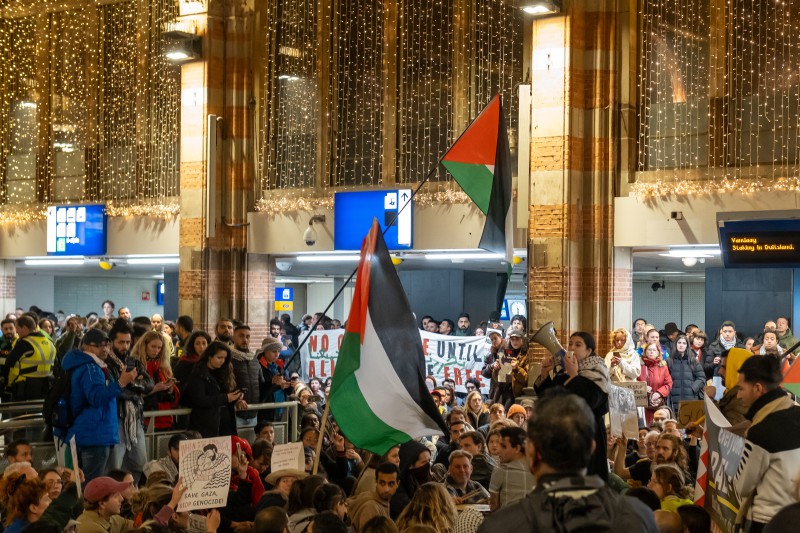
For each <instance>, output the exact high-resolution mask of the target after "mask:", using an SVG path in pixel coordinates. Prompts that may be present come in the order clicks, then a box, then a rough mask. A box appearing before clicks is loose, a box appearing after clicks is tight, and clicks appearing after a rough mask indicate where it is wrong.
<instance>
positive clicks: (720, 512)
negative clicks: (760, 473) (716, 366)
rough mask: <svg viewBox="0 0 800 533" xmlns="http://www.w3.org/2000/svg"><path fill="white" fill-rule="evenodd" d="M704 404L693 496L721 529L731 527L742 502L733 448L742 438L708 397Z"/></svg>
mask: <svg viewBox="0 0 800 533" xmlns="http://www.w3.org/2000/svg"><path fill="white" fill-rule="evenodd" d="M704 405H705V416H706V420H705V423H706V426H705V428H706V429H705V433H704V435H703V441H702V447H701V449H700V462H699V464H698V468H697V483H696V484H695V498H694V500H695V503H696V504H698V505H700V506H703V507H705V509H706V510H707V511H708V512H709V513H710V514H711V519H712V520H713V521H714V523H715V524H716V525H717V526H718V527H719V528H720V529H721V530H722V531H734V524H735V521H736V513H737V512H738V511H739V506H740V504H741V502H740V499H739V495H737V494H736V492H735V491H734V488H733V478H734V476H735V473H736V469H737V468H738V466H739V460H740V459H741V455H738V456H737V457H734V452H735V450H736V449H737V448H738V446H739V445H740V444H741V446H744V440H743V439H741V437H738V436H737V435H734V434H733V433H731V432H730V431H727V429H726V428H729V427H730V423H729V422H728V421H727V419H726V418H725V417H724V416H723V414H722V413H721V412H720V410H719V408H718V407H717V406H716V405H714V402H713V401H712V400H711V399H710V398H706V399H705V400H704ZM695 420H696V419H695ZM733 437H738V439H737V438H733ZM739 439H741V443H740V442H739ZM734 463H735V466H734ZM731 472H733V473H731Z"/></svg>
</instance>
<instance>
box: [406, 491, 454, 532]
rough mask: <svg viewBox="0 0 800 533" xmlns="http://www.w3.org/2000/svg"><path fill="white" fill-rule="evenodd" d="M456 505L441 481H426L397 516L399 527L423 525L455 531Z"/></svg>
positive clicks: (444, 530)
mask: <svg viewBox="0 0 800 533" xmlns="http://www.w3.org/2000/svg"><path fill="white" fill-rule="evenodd" d="M457 515H458V512H457V511H456V506H455V505H454V504H453V498H451V497H450V495H449V494H448V493H447V491H446V490H445V489H444V487H443V486H442V485H441V484H440V483H424V484H423V485H422V486H420V487H419V489H418V490H417V491H416V492H415V493H414V497H413V498H412V499H411V501H410V502H409V504H408V507H406V508H405V509H404V510H403V512H402V513H400V516H399V517H398V518H397V528H398V529H399V530H400V531H406V530H407V529H408V528H410V527H413V526H417V525H421V526H432V527H433V529H434V530H435V531H437V532H438V531H441V532H447V531H453V527H454V526H455V523H456V516H457Z"/></svg>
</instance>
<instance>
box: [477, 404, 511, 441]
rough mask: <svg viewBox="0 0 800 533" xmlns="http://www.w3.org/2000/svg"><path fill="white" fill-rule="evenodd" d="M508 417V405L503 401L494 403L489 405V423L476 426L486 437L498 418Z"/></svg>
mask: <svg viewBox="0 0 800 533" xmlns="http://www.w3.org/2000/svg"><path fill="white" fill-rule="evenodd" d="M505 419H506V406H505V405H503V404H502V403H493V404H492V405H490V406H489V423H488V424H484V425H483V426H481V427H479V428H476V429H477V430H478V431H480V432H481V433H483V436H484V437H488V436H489V428H490V427H491V425H492V424H494V423H495V422H497V421H498V420H505Z"/></svg>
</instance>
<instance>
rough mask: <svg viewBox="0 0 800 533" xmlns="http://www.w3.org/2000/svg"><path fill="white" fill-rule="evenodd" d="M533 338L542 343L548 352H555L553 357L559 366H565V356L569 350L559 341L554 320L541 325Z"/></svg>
mask: <svg viewBox="0 0 800 533" xmlns="http://www.w3.org/2000/svg"><path fill="white" fill-rule="evenodd" d="M531 340H532V341H534V342H537V343H539V344H541V345H542V346H544V347H545V348H546V349H547V351H548V352H550V353H551V354H553V359H554V361H555V364H556V366H557V367H558V366H560V367H562V368H563V367H564V356H565V355H566V354H567V351H566V350H565V349H564V347H563V346H561V343H560V342H558V337H556V328H555V326H554V325H553V323H552V322H548V323H547V324H545V325H544V326H542V327H540V328H539V331H537V332H536V333H535V334H534V335H533V337H532V338H531Z"/></svg>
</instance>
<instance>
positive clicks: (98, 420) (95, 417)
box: [61, 350, 122, 448]
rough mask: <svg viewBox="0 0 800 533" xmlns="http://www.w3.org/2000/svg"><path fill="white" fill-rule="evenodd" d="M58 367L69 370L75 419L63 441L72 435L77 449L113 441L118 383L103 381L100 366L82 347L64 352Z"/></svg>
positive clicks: (107, 443) (114, 438) (111, 443)
mask: <svg viewBox="0 0 800 533" xmlns="http://www.w3.org/2000/svg"><path fill="white" fill-rule="evenodd" d="M61 366H62V367H63V368H64V370H65V371H67V372H69V371H70V370H72V371H73V372H72V385H71V387H72V390H71V393H70V407H71V409H72V414H73V416H75V417H76V418H75V422H74V423H73V425H72V427H71V428H70V429H69V433H67V439H66V440H69V439H71V438H72V436H73V435H75V444H77V445H78V448H82V447H85V446H112V445H114V444H117V443H118V442H119V434H118V431H119V426H118V417H117V396H119V395H120V393H122V389H121V388H120V386H119V382H118V381H117V380H115V379H113V378H111V380H107V379H106V376H105V374H104V373H103V369H102V368H100V366H99V365H98V364H97V363H96V362H95V360H94V359H92V357H91V356H90V355H89V354H87V353H86V352H84V351H82V350H72V351H71V352H69V353H68V354H67V355H65V356H64V361H63V362H62V363H61Z"/></svg>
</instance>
